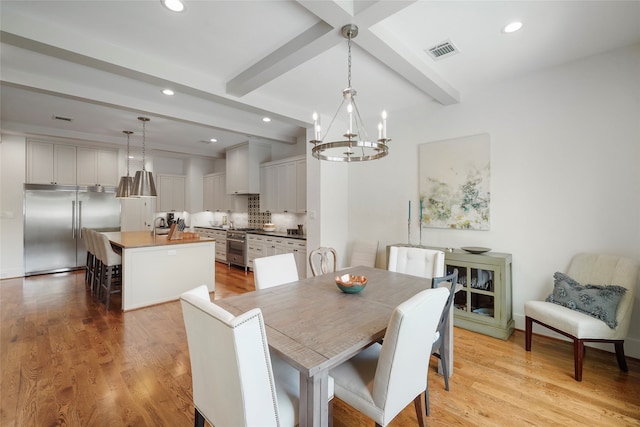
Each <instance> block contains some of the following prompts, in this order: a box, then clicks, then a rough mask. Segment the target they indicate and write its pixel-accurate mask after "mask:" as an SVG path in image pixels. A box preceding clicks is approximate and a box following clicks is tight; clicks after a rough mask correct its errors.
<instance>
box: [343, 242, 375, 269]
mask: <svg viewBox="0 0 640 427" xmlns="http://www.w3.org/2000/svg"><path fill="white" fill-rule="evenodd" d="M377 254H378V241H377V240H372V241H365V240H356V241H355V242H353V249H352V250H351V263H350V264H349V267H356V266H358V265H364V266H365V267H375V266H376V255H377Z"/></svg>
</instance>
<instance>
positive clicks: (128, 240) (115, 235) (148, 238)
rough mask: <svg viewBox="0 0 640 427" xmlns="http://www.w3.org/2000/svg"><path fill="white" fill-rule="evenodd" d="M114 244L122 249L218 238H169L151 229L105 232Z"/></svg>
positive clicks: (198, 241)
mask: <svg viewBox="0 0 640 427" xmlns="http://www.w3.org/2000/svg"><path fill="white" fill-rule="evenodd" d="M103 234H104V235H105V236H107V238H108V239H109V241H110V242H111V244H112V245H114V246H117V247H119V248H122V249H131V248H144V247H150V246H169V245H182V244H186V243H200V242H202V243H206V242H215V241H216V239H212V238H209V237H200V238H198V239H181V240H169V239H168V236H167V235H166V234H165V235H156V236H154V235H153V234H151V232H150V231H124V232H107V233H103Z"/></svg>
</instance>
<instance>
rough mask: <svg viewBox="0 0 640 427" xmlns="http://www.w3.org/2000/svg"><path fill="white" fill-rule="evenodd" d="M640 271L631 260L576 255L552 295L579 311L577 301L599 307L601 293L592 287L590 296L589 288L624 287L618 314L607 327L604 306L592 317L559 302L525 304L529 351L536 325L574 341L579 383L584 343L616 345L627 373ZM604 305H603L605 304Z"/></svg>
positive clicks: (526, 343)
mask: <svg viewBox="0 0 640 427" xmlns="http://www.w3.org/2000/svg"><path fill="white" fill-rule="evenodd" d="M639 272H640V264H639V263H638V262H637V261H635V260H631V259H628V258H623V257H618V256H610V255H601V254H593V253H582V254H578V255H575V256H574V257H573V259H572V260H571V263H570V265H569V268H568V270H567V274H566V275H561V274H558V273H556V275H555V277H556V283H555V286H554V293H553V294H552V295H554V296H555V298H556V300H557V299H558V298H565V299H566V301H567V302H566V304H565V305H567V306H569V307H573V308H576V302H577V303H578V304H582V303H587V304H590V305H595V304H594V303H591V302H590V301H592V300H593V299H594V298H599V296H598V295H596V294H597V293H600V292H601V291H599V290H598V289H594V288H592V290H590V291H589V292H591V293H590V294H588V293H587V292H586V291H585V289H586V288H587V286H586V285H616V286H621V287H623V288H625V289H626V292H625V293H624V295H623V296H622V297H621V299H620V300H619V303H618V305H617V310H615V315H614V314H613V313H612V314H611V315H610V317H611V319H608V320H609V322H608V323H609V324H607V323H605V322H604V321H603V320H601V319H605V320H607V319H606V318H605V316H604V314H598V310H600V307H601V306H597V307H598V309H597V310H596V311H594V312H593V313H592V315H588V314H585V313H584V312H581V311H578V310H576V309H572V308H568V307H565V306H563V305H560V304H559V303H553V302H548V301H527V302H526V303H525V305H524V312H525V329H526V331H525V334H526V335H525V349H526V351H531V340H532V333H533V323H534V322H535V323H537V324H539V325H541V326H544V327H546V328H548V329H551V330H552V331H555V332H557V333H559V334H561V335H564V336H565V337H568V338H570V339H571V340H572V341H573V357H574V376H575V379H576V381H582V366H583V362H584V353H585V349H584V344H585V343H586V342H604V343H612V344H614V346H615V351H616V357H617V360H618V366H619V368H620V370H621V371H623V372H627V370H628V369H627V362H626V360H625V356H624V339H625V337H626V336H627V332H628V330H629V323H630V322H631V311H632V310H633V302H634V299H635V291H636V287H637V282H638V275H639ZM576 283H577V285H576ZM570 292H574V293H575V298H574V297H572V296H571V295H569V294H568V293H570ZM594 292H595V294H594ZM556 294H557V295H556ZM550 298H551V297H550ZM606 298H609V297H606ZM605 303H606V301H605ZM598 304H601V303H598ZM601 305H602V306H603V305H604V303H602V304H601ZM593 315H596V316H600V318H596V317H593ZM614 319H615V320H614ZM612 326H613V327H612Z"/></svg>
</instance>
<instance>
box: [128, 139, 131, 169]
mask: <svg viewBox="0 0 640 427" xmlns="http://www.w3.org/2000/svg"><path fill="white" fill-rule="evenodd" d="M130 136H131V134H130V133H127V176H129V163H130V162H131V155H130V151H129V150H130V148H129V147H130V146H129V137H130Z"/></svg>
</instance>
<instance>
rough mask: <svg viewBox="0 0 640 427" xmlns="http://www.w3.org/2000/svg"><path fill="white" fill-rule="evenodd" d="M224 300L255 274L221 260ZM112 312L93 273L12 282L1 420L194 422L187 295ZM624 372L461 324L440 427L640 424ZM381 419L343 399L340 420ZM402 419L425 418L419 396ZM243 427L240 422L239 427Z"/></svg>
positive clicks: (602, 360)
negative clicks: (88, 285) (578, 376)
mask: <svg viewBox="0 0 640 427" xmlns="http://www.w3.org/2000/svg"><path fill="white" fill-rule="evenodd" d="M216 289H217V292H216V294H215V298H216V299H218V298H224V297H226V296H229V295H234V294H237V293H242V292H246V291H251V290H253V276H252V275H251V274H249V275H246V276H245V274H244V270H241V269H237V268H232V269H230V270H229V269H227V267H226V266H225V265H223V264H217V265H216ZM119 309H120V298H119V296H118V295H115V296H114V298H113V302H112V309H111V310H110V311H109V312H106V311H105V310H104V307H103V306H102V305H100V304H98V303H97V302H95V301H94V300H93V298H92V297H91V295H90V293H89V292H88V291H87V290H86V289H85V286H84V273H83V272H74V273H61V274H53V275H43V276H35V277H31V278H19V279H6V280H2V281H0V315H1V324H0V329H1V331H0V369H1V378H0V381H1V382H0V397H1V401H0V426H3V427H4V426H20V427H22V426H53V425H63V426H171V427H175V426H191V425H193V405H192V396H191V372H190V367H189V354H188V349H187V341H186V335H185V331H184V326H183V322H182V312H181V309H180V304H179V303H178V302H171V303H166V304H161V305H158V306H154V307H149V308H145V309H140V310H135V311H130V312H127V313H121V312H120V311H119ZM627 362H628V365H629V372H628V373H622V372H620V371H619V370H618V367H617V364H616V360H615V356H614V355H613V354H612V353H608V352H604V351H600V350H595V349H588V350H587V353H586V359H585V364H584V379H583V381H582V382H581V383H578V382H576V381H575V380H574V379H573V357H572V347H571V345H570V344H568V343H564V342H560V341H556V340H553V339H549V338H545V337H541V336H534V340H533V351H532V352H531V353H527V352H525V350H524V333H523V332H522V331H516V332H515V333H514V335H513V336H512V337H511V338H510V339H509V340H508V341H502V340H498V339H495V338H491V337H487V336H484V335H480V334H476V333H473V332H469V331H466V330H464V329H459V328H456V329H455V374H454V375H453V377H452V378H451V380H450V388H451V390H450V392H446V391H445V390H444V381H443V379H442V377H441V376H439V375H437V373H436V372H435V367H436V363H435V360H432V363H431V371H430V374H429V378H430V395H431V408H432V410H431V416H430V417H429V418H428V420H427V421H428V425H430V426H454V425H455V426H521V425H530V426H584V425H588V426H640V361H639V360H636V359H629V358H627ZM372 425H373V422H372V421H371V420H369V419H367V418H366V417H364V416H362V415H361V414H359V413H358V412H357V411H355V410H353V409H351V408H350V407H349V406H347V405H346V404H344V403H343V402H340V401H339V400H338V399H336V401H335V402H334V426H335V427H360V426H372ZM390 425H391V426H395V427H400V426H416V425H417V422H416V419H415V414H414V410H413V405H409V406H408V407H407V408H405V410H404V411H402V412H401V414H400V415H399V416H398V417H397V418H396V419H394V421H393V422H392V423H391V424H390ZM232 427H233V426H232Z"/></svg>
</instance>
